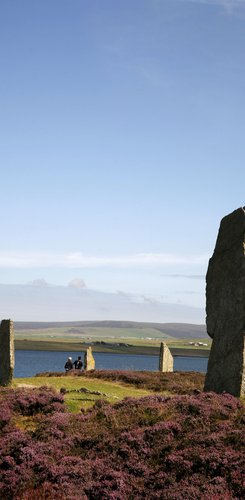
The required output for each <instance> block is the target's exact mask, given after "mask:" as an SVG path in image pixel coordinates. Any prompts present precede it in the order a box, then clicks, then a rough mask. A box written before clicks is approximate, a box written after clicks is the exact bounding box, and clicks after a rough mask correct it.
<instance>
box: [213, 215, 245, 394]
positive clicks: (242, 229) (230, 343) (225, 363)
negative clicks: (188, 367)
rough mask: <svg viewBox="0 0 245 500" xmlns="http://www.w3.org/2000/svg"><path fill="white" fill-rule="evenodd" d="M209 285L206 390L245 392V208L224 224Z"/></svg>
mask: <svg viewBox="0 0 245 500" xmlns="http://www.w3.org/2000/svg"><path fill="white" fill-rule="evenodd" d="M206 281H207V286H206V299H207V303H206V312H207V332H208V334H209V336H210V337H211V338H212V339H213V343H212V348H211V352H210V356H209V362H208V371H207V375H206V380H205V390H206V391H214V392H218V393H221V392H223V391H225V392H229V393H230V394H233V395H234V396H240V395H242V394H244V393H245V370H244V365H245V359H244V357H245V351H244V332H245V211H244V209H243V208H239V209H238V210H235V211H234V212H232V213H231V214H229V215H227V216H226V217H224V218H223V219H222V221H221V224H220V229H219V233H218V238H217V242H216V246H215V249H214V254H213V256H212V258H211V259H210V261H209V266H208V271H207V277H206Z"/></svg>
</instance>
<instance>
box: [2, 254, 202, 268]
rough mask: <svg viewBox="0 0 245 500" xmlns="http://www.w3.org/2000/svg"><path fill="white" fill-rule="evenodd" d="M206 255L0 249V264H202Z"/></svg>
mask: <svg viewBox="0 0 245 500" xmlns="http://www.w3.org/2000/svg"><path fill="white" fill-rule="evenodd" d="M207 261H208V256H207V255H186V256H184V255H174V254H165V253H138V254H131V255H116V256H93V255H84V254H83V253H81V252H73V253H64V254H63V253H39V252H29V253H23V252H9V253H4V252H0V268H20V269H24V268H67V269H68V268H70V269H72V268H74V269H79V268H98V267H113V268H123V267H125V268H126V267H145V266H162V265H171V264H173V265H193V264H195V265H197V264H206V263H207Z"/></svg>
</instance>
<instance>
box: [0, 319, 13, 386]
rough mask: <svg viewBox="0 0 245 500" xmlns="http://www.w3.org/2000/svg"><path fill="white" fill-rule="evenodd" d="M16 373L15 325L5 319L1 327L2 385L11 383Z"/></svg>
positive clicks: (0, 373) (0, 380) (0, 369)
mask: <svg viewBox="0 0 245 500" xmlns="http://www.w3.org/2000/svg"><path fill="white" fill-rule="evenodd" d="M13 373H14V324H13V321H11V320H10V319H3V320H2V322H1V325H0V385H8V384H10V383H11V380H12V378H13Z"/></svg>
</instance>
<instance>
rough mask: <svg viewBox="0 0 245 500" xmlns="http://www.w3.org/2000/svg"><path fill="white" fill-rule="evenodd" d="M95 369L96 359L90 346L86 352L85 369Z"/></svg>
mask: <svg viewBox="0 0 245 500" xmlns="http://www.w3.org/2000/svg"><path fill="white" fill-rule="evenodd" d="M94 369H95V359H94V357H93V354H92V348H91V347H88V349H87V350H86V352H85V354H84V370H86V371H89V370H94Z"/></svg>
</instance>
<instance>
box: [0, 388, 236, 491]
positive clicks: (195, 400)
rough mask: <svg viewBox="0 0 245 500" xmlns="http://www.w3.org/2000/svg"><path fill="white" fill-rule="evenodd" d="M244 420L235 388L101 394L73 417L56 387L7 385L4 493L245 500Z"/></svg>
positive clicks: (1, 417) (0, 454)
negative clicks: (115, 398) (114, 398)
mask: <svg viewBox="0 0 245 500" xmlns="http://www.w3.org/2000/svg"><path fill="white" fill-rule="evenodd" d="M61 409H62V410H63V411H60V410H61ZM22 419H23V420H24V421H25V419H29V420H31V421H32V424H33V426H32V428H31V429H28V427H21V422H22ZM244 421H245V418H244V408H243V405H242V403H241V402H240V401H239V400H237V399H236V398H234V397H232V396H230V395H228V394H223V395H217V394H214V393H199V394H194V395H178V396H173V397H166V396H159V395H155V396H147V397H144V398H140V399H131V398H127V399H125V400H123V401H120V402H118V403H117V404H115V405H111V404H109V403H106V402H105V401H103V400H100V401H98V402H96V404H95V405H94V407H93V408H92V409H90V410H88V411H87V412H85V411H84V412H83V413H81V414H79V415H75V414H71V413H68V412H66V411H64V408H63V403H62V397H61V396H60V395H57V394H56V393H55V392H54V391H52V390H50V389H48V388H41V389H16V390H13V389H6V388H4V389H1V390H0V491H1V498H6V499H9V500H10V499H13V498H14V499H17V500H33V498H36V497H38V498H39V499H40V500H42V499H43V500H44V499H45V500H46V499H50V500H52V499H59V500H60V499H61V500H62V499H64V500H67V499H70V500H72V499H74V498H78V499H81V500H82V499H91V500H92V499H93V500H94V499H98V500H99V499H113V500H125V499H141V498H147V499H152V500H153V499H157V498H159V499H160V498H161V499H169V500H173V499H174V500H175V499H176V500H181V499H183V500H186V499H188V500H189V499H200V498H202V499H204V500H210V499H215V500H219V499H220V500H221V499H222V500H228V499H229V500H230V499H242V498H244V497H245V489H244V483H243V477H242V473H243V471H244V470H245V464H244V444H245V443H244Z"/></svg>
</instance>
